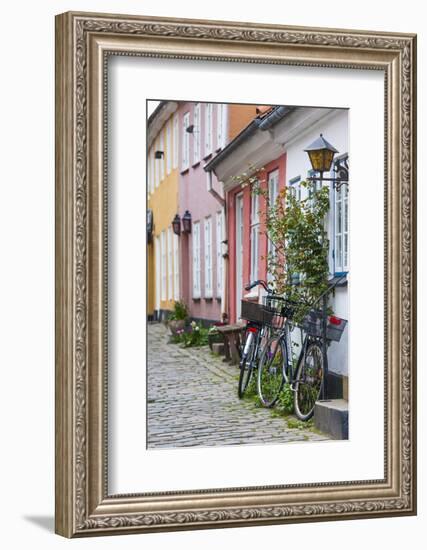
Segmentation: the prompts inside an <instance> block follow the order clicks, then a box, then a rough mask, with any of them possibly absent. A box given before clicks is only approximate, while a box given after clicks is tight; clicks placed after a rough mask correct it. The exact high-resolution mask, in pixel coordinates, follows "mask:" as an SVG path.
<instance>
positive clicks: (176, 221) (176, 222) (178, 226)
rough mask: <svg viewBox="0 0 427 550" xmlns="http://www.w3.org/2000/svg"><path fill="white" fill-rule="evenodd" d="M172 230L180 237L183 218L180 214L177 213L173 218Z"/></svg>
mask: <svg viewBox="0 0 427 550" xmlns="http://www.w3.org/2000/svg"><path fill="white" fill-rule="evenodd" d="M172 230H173V232H174V233H175V235H178V237H179V236H180V235H181V218H180V217H179V214H176V215H175V217H174V219H173V220H172Z"/></svg>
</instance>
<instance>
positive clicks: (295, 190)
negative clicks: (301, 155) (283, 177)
mask: <svg viewBox="0 0 427 550" xmlns="http://www.w3.org/2000/svg"><path fill="white" fill-rule="evenodd" d="M288 190H289V192H290V193H292V194H293V195H294V197H295V198H296V199H297V200H298V201H301V199H302V187H301V176H295V177H294V178H291V179H290V180H289V183H288Z"/></svg>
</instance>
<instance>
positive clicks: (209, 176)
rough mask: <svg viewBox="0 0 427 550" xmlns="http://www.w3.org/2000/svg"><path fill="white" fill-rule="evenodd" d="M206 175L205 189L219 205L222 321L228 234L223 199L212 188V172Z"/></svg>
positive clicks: (225, 307) (225, 304) (225, 296)
mask: <svg viewBox="0 0 427 550" xmlns="http://www.w3.org/2000/svg"><path fill="white" fill-rule="evenodd" d="M206 176H207V180H206V181H207V183H206V185H207V190H208V192H209V193H210V194H211V195H212V196H213V197H215V199H216V200H217V201H218V202H219V204H220V205H221V217H222V220H221V222H222V223H221V226H222V236H221V244H222V246H221V256H222V285H221V321H224V317H225V316H226V317H227V318H228V300H227V297H228V293H227V278H228V236H227V215H226V207H225V199H224V198H223V197H221V195H220V194H219V193H218V192H217V191H216V190H215V189H214V188H213V185H212V172H206Z"/></svg>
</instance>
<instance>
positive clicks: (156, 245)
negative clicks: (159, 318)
mask: <svg viewBox="0 0 427 550" xmlns="http://www.w3.org/2000/svg"><path fill="white" fill-rule="evenodd" d="M160 254H161V251H160V237H156V239H155V241H154V255H155V265H156V274H155V277H156V281H155V285H156V288H155V296H156V303H155V308H154V309H155V310H156V311H157V314H158V313H159V311H160V287H161V284H162V273H161V269H160Z"/></svg>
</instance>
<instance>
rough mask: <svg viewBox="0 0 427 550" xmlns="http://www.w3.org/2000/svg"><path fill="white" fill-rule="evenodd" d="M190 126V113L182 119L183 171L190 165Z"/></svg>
mask: <svg viewBox="0 0 427 550" xmlns="http://www.w3.org/2000/svg"><path fill="white" fill-rule="evenodd" d="M189 126H190V113H185V115H184V116H183V117H182V162H181V170H186V169H187V168H188V167H189V165H190V134H189V133H188V132H187V128H188V127H189Z"/></svg>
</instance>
